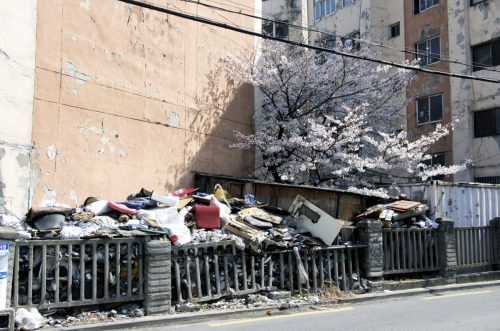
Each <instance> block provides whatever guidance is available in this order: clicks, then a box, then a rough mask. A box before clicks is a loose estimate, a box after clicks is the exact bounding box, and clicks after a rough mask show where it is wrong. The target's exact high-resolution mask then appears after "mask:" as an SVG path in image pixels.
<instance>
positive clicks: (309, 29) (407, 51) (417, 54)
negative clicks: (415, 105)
mask: <svg viewBox="0 0 500 331" xmlns="http://www.w3.org/2000/svg"><path fill="white" fill-rule="evenodd" d="M181 1H183V2H189V3H196V4H198V5H202V6H205V7H208V8H211V9H215V10H219V11H225V12H229V13H233V14H238V15H243V16H247V17H251V18H255V19H259V20H262V21H266V22H271V23H279V24H286V25H287V26H288V27H292V28H297V29H300V30H305V31H307V32H317V33H321V34H322V35H327V36H330V37H337V36H338V37H341V38H351V39H353V40H355V41H356V42H362V43H366V44H370V45H373V46H377V47H381V48H387V49H391V50H394V51H397V52H400V53H404V54H411V55H414V56H415V57H420V58H424V57H425V58H428V59H435V60H438V61H440V62H446V63H452V64H460V65H463V66H467V67H475V66H481V68H482V70H486V71H492V72H500V70H497V69H492V68H494V66H490V65H485V64H481V63H476V62H472V63H470V64H469V63H464V62H461V61H458V60H456V59H455V60H453V59H451V58H449V57H443V56H442V55H441V54H439V55H435V54H432V53H426V54H422V53H420V52H416V51H414V50H413V51H412V50H411V48H410V49H409V48H405V49H399V48H395V47H391V46H387V45H384V44H381V43H377V42H373V41H371V40H366V39H363V38H354V37H353V36H352V35H349V34H347V35H345V34H339V33H333V32H331V31H327V30H323V29H318V28H314V27H310V26H304V25H297V24H292V23H287V22H284V21H280V20H274V19H270V18H264V17H260V16H255V15H251V14H245V13H243V12H242V10H243V8H239V7H237V6H232V7H234V8H238V9H240V10H239V11H235V10H230V9H226V8H222V7H217V6H214V5H210V4H207V3H203V2H201V1H199V0H181ZM208 1H211V0H208ZM211 2H215V1H211ZM215 3H219V4H220V2H215ZM244 7H247V8H249V7H248V6H244ZM261 13H263V14H267V15H269V16H271V14H269V13H265V12H261ZM219 16H221V17H223V16H222V15H219ZM224 18H225V17H224ZM292 22H293V21H292Z"/></svg>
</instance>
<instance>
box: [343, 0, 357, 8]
mask: <svg viewBox="0 0 500 331" xmlns="http://www.w3.org/2000/svg"><path fill="white" fill-rule="evenodd" d="M353 2H356V0H342V7H347V6H349V5H350V4H351V3H353Z"/></svg>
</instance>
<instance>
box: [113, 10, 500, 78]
mask: <svg viewBox="0 0 500 331" xmlns="http://www.w3.org/2000/svg"><path fill="white" fill-rule="evenodd" d="M118 1H120V2H124V3H128V4H131V5H135V6H138V7H142V8H147V9H150V10H153V11H157V12H160V13H164V14H170V15H173V16H177V17H181V18H185V19H188V20H192V21H196V22H200V23H205V24H208V25H213V26H217V27H220V28H223V29H227V30H231V31H235V32H239V33H243V34H247V35H251V36H254V37H260V38H263V39H270V40H275V41H278V42H282V43H286V44H290V45H294V46H298V47H303V48H308V49H312V50H316V51H321V52H325V53H331V54H337V55H340V56H345V57H349V58H354V59H358V60H365V61H369V62H374V63H379V64H384V65H390V66H393V67H396V68H402V69H407V70H413V71H418V72H424V73H428V74H434V75H441V76H448V77H455V78H462V79H471V80H477V81H483V82H489V83H500V80H498V79H493V78H488V77H478V76H471V75H464V74H457V73H451V72H445V71H439V70H431V69H428V68H422V67H420V66H409V65H405V64H400V63H396V62H393V61H388V60H382V59H377V58H371V57H368V56H366V55H357V54H353V53H346V52H341V51H338V50H335V49H329V48H324V47H319V46H314V45H308V44H304V43H302V42H297V41H293V40H286V39H282V38H279V37H274V36H270V35H266V34H263V33H261V32H255V31H251V30H247V29H242V28H239V27H236V26H233V25H229V24H226V23H221V22H218V21H214V20H210V19H208V18H204V17H199V16H194V15H188V14H184V13H180V12H177V11H174V10H170V9H167V8H163V7H158V6H156V5H152V4H149V3H144V2H141V1H135V0H118Z"/></svg>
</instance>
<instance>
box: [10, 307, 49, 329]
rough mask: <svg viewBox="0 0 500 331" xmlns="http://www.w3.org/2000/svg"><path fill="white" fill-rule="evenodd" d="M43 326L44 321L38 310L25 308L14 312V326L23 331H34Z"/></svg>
mask: <svg viewBox="0 0 500 331" xmlns="http://www.w3.org/2000/svg"><path fill="white" fill-rule="evenodd" d="M44 324H45V320H44V319H43V317H42V315H41V314H40V313H39V312H38V310H37V309H36V308H34V307H31V308H30V309H29V310H27V309H26V308H19V309H18V310H17V311H16V325H17V326H19V327H21V328H22V329H24V330H36V329H38V328H41V327H42V326H43V325H44Z"/></svg>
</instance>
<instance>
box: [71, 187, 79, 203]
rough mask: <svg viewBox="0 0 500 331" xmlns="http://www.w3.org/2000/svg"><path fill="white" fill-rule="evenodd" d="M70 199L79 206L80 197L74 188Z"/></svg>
mask: <svg viewBox="0 0 500 331" xmlns="http://www.w3.org/2000/svg"><path fill="white" fill-rule="evenodd" d="M69 199H70V200H72V201H74V202H75V204H76V205H77V206H78V196H77V194H76V191H75V189H74V188H72V189H71V192H70V193H69Z"/></svg>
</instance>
